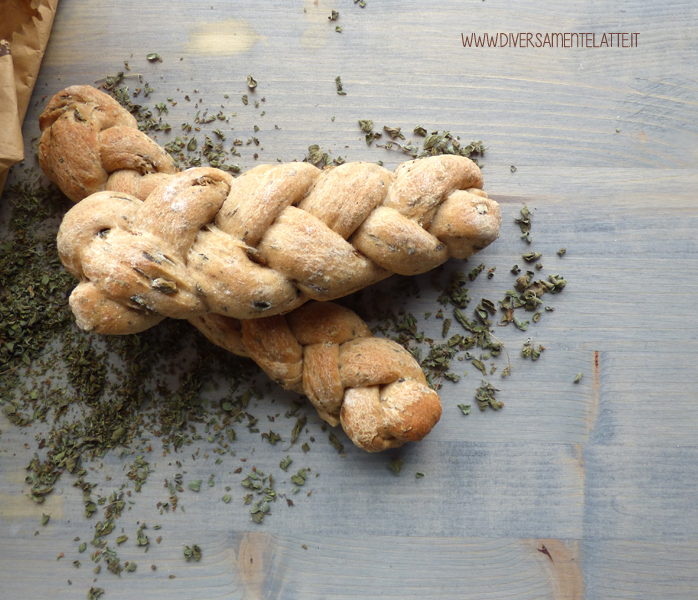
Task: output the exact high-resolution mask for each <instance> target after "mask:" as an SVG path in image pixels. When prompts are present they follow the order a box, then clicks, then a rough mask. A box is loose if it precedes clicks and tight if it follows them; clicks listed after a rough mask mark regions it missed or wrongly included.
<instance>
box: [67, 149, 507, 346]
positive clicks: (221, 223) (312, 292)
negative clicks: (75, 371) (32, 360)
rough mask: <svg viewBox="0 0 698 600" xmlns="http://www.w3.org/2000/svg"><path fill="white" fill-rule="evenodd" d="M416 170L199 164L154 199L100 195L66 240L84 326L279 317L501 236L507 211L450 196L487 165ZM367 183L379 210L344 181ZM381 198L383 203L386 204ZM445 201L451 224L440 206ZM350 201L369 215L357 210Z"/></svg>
mask: <svg viewBox="0 0 698 600" xmlns="http://www.w3.org/2000/svg"><path fill="white" fill-rule="evenodd" d="M412 162H413V161H411V163H412ZM411 163H406V165H403V166H402V167H401V168H400V169H398V175H397V176H396V177H395V179H394V180H393V179H392V174H391V173H390V172H388V171H386V170H384V169H382V168H381V167H378V166H376V165H371V164H368V163H347V164H345V165H342V166H341V167H336V168H334V169H332V170H327V171H322V172H321V171H318V169H316V168H315V167H313V166H312V165H309V164H307V163H289V164H285V165H264V166H262V167H257V168H255V169H252V170H251V171H249V172H248V173H246V174H245V175H243V176H240V177H238V178H237V179H233V178H232V177H231V176H230V175H229V174H227V173H225V172H223V171H220V170H218V169H211V168H197V169H190V170H188V171H185V172H182V173H178V174H175V175H171V176H170V177H169V179H168V180H167V181H166V182H164V183H162V184H160V185H159V186H157V187H156V188H155V189H154V190H153V191H152V192H151V193H150V195H149V196H148V197H147V199H146V201H145V202H141V201H139V200H138V199H137V198H136V197H134V196H130V195H128V194H123V193H119V192H109V191H104V192H98V193H96V194H93V195H91V196H89V197H88V198H86V199H85V200H83V201H82V202H80V203H79V204H78V205H76V206H75V207H73V208H72V209H71V210H70V211H69V212H68V214H67V215H66V217H65V219H64V220H63V223H62V224H61V227H60V231H59V235H58V247H59V252H60V255H61V258H62V260H63V262H64V264H65V265H66V267H67V268H68V269H69V270H70V271H71V273H73V274H74V275H75V276H76V277H77V278H78V279H80V280H81V283H80V285H79V286H78V287H77V288H76V291H75V293H74V295H75V297H74V298H72V299H71V306H72V307H73V310H74V311H75V313H76V316H77V318H78V320H79V321H80V322H81V324H82V326H83V327H84V328H86V329H89V330H94V331H97V332H100V333H127V332H133V331H136V330H137V329H134V327H135V328H137V327H139V326H140V325H138V323H140V324H142V325H144V326H145V325H146V324H147V323H151V322H152V323H154V322H156V319H154V318H148V319H140V320H134V319H130V318H129V319H124V318H121V317H120V316H117V313H118V311H119V305H121V306H123V309H122V310H123V311H124V312H126V313H128V314H131V313H132V311H134V310H135V311H142V312H146V313H148V314H149V315H158V316H160V317H166V316H167V317H173V318H193V317H196V316H200V315H203V314H206V313H210V312H213V313H217V314H221V315H225V316H231V317H235V318H240V319H248V318H256V317H259V316H270V315H274V314H281V313H284V312H288V311H290V310H293V309H294V308H296V307H297V306H300V305H301V304H303V303H304V302H305V301H307V300H308V299H314V300H321V301H326V300H332V299H335V298H339V297H341V296H345V295H347V294H350V293H352V292H354V291H356V290H359V289H361V288H363V287H366V286H367V285H370V284H371V283H374V282H377V281H380V280H381V279H384V278H385V277H387V276H389V275H390V274H391V273H400V274H405V275H413V274H416V273H423V272H426V271H428V270H431V269H433V268H434V267H436V266H438V265H440V264H442V263H443V262H444V261H445V260H447V259H448V258H449V257H450V256H456V257H458V258H463V257H465V256H468V255H470V254H471V253H472V252H473V251H475V250H478V249H481V248H483V247H485V246H487V245H488V244H489V243H491V242H492V241H493V240H494V239H496V237H497V235H498V230H499V225H500V222H501V215H500V213H499V209H498V206H497V203H496V202H494V201H492V200H489V199H488V198H484V197H482V196H481V195H479V194H475V193H470V192H466V191H462V190H453V189H452V188H453V186H454V185H457V184H459V182H460V183H462V182H463V181H465V182H466V183H467V184H470V183H472V179H473V177H474V175H473V173H472V169H476V168H477V167H475V166H474V165H473V164H472V163H471V162H470V161H468V160H467V159H465V158H462V157H453V156H437V157H433V158H428V159H424V160H422V161H418V162H416V163H414V164H411ZM377 170H380V171H378V172H377ZM382 171H385V172H384V173H383V172H382ZM454 171H455V172H456V174H455V175H454V173H453V172H454ZM359 176H360V178H362V180H363V181H364V183H365V185H364V187H363V188H361V187H360V186H359V188H358V189H359V190H361V189H364V190H366V189H369V190H372V191H369V192H367V196H371V195H373V200H371V202H369V203H366V202H364V203H363V204H361V203H359V202H358V201H357V200H356V199H355V195H356V194H355V192H356V190H357V186H354V187H353V188H352V189H347V188H345V187H343V185H344V182H345V180H346V179H347V178H349V179H351V180H352V181H353V180H354V179H355V178H356V177H359ZM405 180H407V182H406V181H405ZM425 180H428V181H429V182H430V183H431V185H429V186H427V184H426V183H425ZM410 181H411V182H412V183H411V185H408V183H410ZM366 182H369V183H366ZM388 182H392V183H391V184H390V185H388ZM318 187H319V188H320V189H321V190H322V191H323V194H326V195H325V196H324V202H320V200H319V197H318V194H319V192H316V190H317V189H318ZM395 187H396V188H397V191H396V192H395V193H393V192H392V190H393V189H394V188H395ZM379 188H385V189H384V190H383V191H382V192H381V193H378V189H379ZM425 188H428V189H429V190H431V193H429V194H428V193H426V192H425V191H424V189H425ZM410 190H411V191H410ZM356 193H359V192H356ZM412 193H413V195H410V194H412ZM404 196H408V197H404ZM376 198H379V199H380V202H381V204H380V205H379V206H377V207H375V208H374V207H372V205H373V204H374V203H375V202H376ZM444 203H446V206H445V208H446V210H447V211H448V212H449V213H454V217H453V220H452V221H446V220H445V219H444V218H441V217H440V216H439V214H440V212H439V210H436V209H438V207H439V206H441V205H442V204H444ZM454 203H456V205H457V206H456V207H454ZM345 205H347V206H350V207H352V208H355V209H356V210H357V212H358V213H359V214H360V217H362V218H363V221H361V220H360V218H356V217H354V218H350V217H349V216H346V215H345V214H344V212H345V211H344V210H343V207H344V206H345ZM367 207H370V210H369V208H367ZM304 208H305V209H307V210H305V209H304ZM400 211H402V212H404V213H406V214H408V215H410V217H411V218H408V217H407V216H405V215H403V214H402V212H400ZM318 215H319V216H318ZM357 223H358V225H357ZM420 223H421V225H420ZM422 225H423V226H424V227H427V229H425V228H424V227H423V226H422ZM333 228H336V229H338V230H339V231H341V234H340V233H339V232H338V231H335V230H334V229H333ZM354 228H355V229H354ZM432 229H433V230H434V231H435V232H436V233H438V234H440V235H442V237H443V241H441V240H440V239H439V238H438V237H436V236H435V235H433V234H432V233H431V232H430V231H431V230H432ZM345 236H347V237H348V239H345ZM451 249H452V250H453V251H451ZM453 252H456V253H457V254H453ZM81 286H88V287H89V289H90V295H91V296H93V300H92V301H91V302H89V303H87V304H85V307H89V311H85V310H81V306H82V304H81V303H80V302H78V301H77V299H78V298H83V296H84V295H85V292H84V290H82V289H81ZM99 293H101V294H102V296H103V298H101V299H100V298H98V297H97V296H98V294H99ZM96 308H99V309H103V310H106V311H108V312H109V313H110V314H111V313H113V319H112V320H111V321H110V318H109V317H106V316H105V315H103V314H100V313H99V312H98V311H97V310H95V309H96ZM109 322H113V326H109V327H107V328H105V327H104V325H105V324H107V323H109ZM98 323H99V325H98ZM117 323H118V325H117ZM124 326H126V329H123V327H124Z"/></svg>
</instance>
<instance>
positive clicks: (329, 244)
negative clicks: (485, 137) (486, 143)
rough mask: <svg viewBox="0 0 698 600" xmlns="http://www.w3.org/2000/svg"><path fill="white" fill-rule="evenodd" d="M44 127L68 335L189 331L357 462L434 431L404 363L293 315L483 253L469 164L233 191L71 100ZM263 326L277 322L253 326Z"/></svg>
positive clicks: (484, 201) (419, 382) (353, 168)
mask: <svg viewBox="0 0 698 600" xmlns="http://www.w3.org/2000/svg"><path fill="white" fill-rule="evenodd" d="M41 128H42V132H43V134H42V138H41V142H40V150H39V157H40V161H41V165H42V167H43V168H44V170H45V172H46V173H47V175H48V176H49V177H50V178H51V179H52V180H53V181H55V182H56V183H57V184H58V185H59V186H60V187H61V189H63V190H64V191H65V192H66V194H67V195H68V196H69V197H70V198H71V199H73V200H74V201H76V202H77V201H80V200H81V199H83V198H85V197H86V196H88V195H89V198H87V200H85V201H84V202H81V203H80V204H79V205H77V206H76V207H74V208H73V209H72V210H71V211H69V213H68V215H66V218H65V219H64V222H63V223H62V225H61V228H60V231H59V240H58V242H59V251H60V254H61V258H62V260H63V262H64V264H65V266H66V268H67V269H68V270H69V271H70V272H71V273H73V275H75V276H76V277H77V278H78V279H80V281H81V282H80V284H79V285H78V286H77V287H76V289H75V290H74V292H73V294H72V295H71V300H70V301H71V306H72V308H73V311H74V312H75V314H76V317H77V320H78V324H79V325H80V326H81V327H83V328H84V329H87V330H93V331H97V332H100V333H131V332H136V331H142V330H144V329H146V328H148V327H151V326H152V325H155V324H156V323H157V322H159V321H160V320H162V319H163V318H165V316H171V317H175V318H188V319H189V320H190V322H192V323H193V324H194V325H195V326H196V327H197V328H199V329H200V330H201V331H202V332H203V333H204V334H205V335H206V336H207V337H208V338H209V339H210V340H211V341H213V342H214V343H216V344H218V345H219V346H221V347H224V348H226V349H228V350H230V351H232V352H234V353H236V354H240V355H243V356H250V357H252V358H253V359H254V360H255V361H256V362H257V363H258V364H259V365H260V366H261V367H262V368H263V369H264V370H265V372H267V373H268V374H269V375H270V377H272V378H273V379H274V380H275V381H277V382H278V383H280V384H281V385H283V386H284V387H285V388H287V389H291V390H294V391H297V392H299V393H305V394H306V395H308V397H309V398H310V400H311V402H312V403H313V405H314V406H315V407H316V408H317V409H318V413H319V414H320V416H321V417H322V418H323V419H325V420H326V421H327V422H328V423H330V424H332V425H336V424H338V423H341V424H342V426H343V428H344V429H345V431H346V432H347V434H348V435H349V437H350V438H351V439H352V441H353V442H354V443H355V444H356V445H357V446H359V447H361V448H364V449H366V450H368V451H378V450H383V449H386V448H391V447H397V446H400V445H402V444H403V443H404V442H406V441H416V440H419V439H421V438H422V437H424V436H425V435H426V434H427V433H428V432H429V431H430V430H431V428H432V427H433V426H434V425H435V424H436V422H437V421H438V420H439V418H440V415H441V404H440V400H439V397H438V395H437V394H436V393H435V392H433V391H432V390H430V389H429V388H428V387H427V386H426V380H425V378H424V374H423V373H422V371H421V369H420V367H419V365H418V364H417V363H416V361H415V360H414V358H413V357H412V356H411V355H410V354H409V353H408V352H407V351H406V350H404V349H403V348H402V347H401V346H399V345H397V344H395V343H394V342H392V341H390V340H386V339H377V338H373V337H372V336H371V334H370V331H369V330H368V327H367V326H366V325H365V323H363V321H361V319H359V317H358V316H356V315H355V314H354V313H353V312H351V311H349V310H347V309H344V308H341V307H339V306H337V305H334V304H331V303H309V304H306V305H305V306H302V307H300V305H301V304H303V303H304V302H305V301H306V300H308V299H309V298H315V299H318V300H330V299H332V298H337V297H340V296H342V295H345V294H348V293H351V292H352V291H354V290H357V289H360V288H362V287H364V286H365V285H368V284H370V283H372V282H374V281H378V280H380V279H383V278H384V277H387V276H388V275H390V273H391V272H396V273H401V274H406V275H412V274H416V273H422V272H425V271H428V270H430V269H432V268H434V267H435V266H437V265H439V264H441V263H443V262H444V261H445V260H447V259H448V258H449V256H454V257H457V258H465V257H467V256H469V255H470V254H472V253H473V252H476V251H477V250H480V249H482V248H484V247H485V246H487V245H488V244H489V243H491V242H492V241H493V240H494V239H496V237H497V235H498V229H499V225H500V223H501V216H500V214H499V209H498V205H497V203H496V202H494V201H492V200H489V199H488V198H487V195H486V194H485V192H483V191H482V190H481V189H480V188H481V186H482V177H481V173H480V171H479V169H478V168H477V167H476V166H475V165H474V163H472V162H471V161H469V160H468V159H464V158H462V157H455V156H439V157H433V158H429V159H424V160H420V161H410V162H407V163H404V164H402V165H400V166H399V167H398V168H397V169H396V170H395V172H394V173H391V172H389V171H387V170H386V169H383V168H382V167H378V166H377V165H372V164H368V163H349V164H346V165H342V166H341V167H337V168H334V169H326V170H323V171H319V170H318V169H316V168H315V167H313V166H312V165H309V164H306V163H291V164H287V165H278V166H276V165H263V166H260V167H257V168H255V169H252V170H251V171H249V172H248V173H246V174H244V175H242V176H240V177H239V178H237V179H235V180H234V179H233V178H232V177H231V176H230V175H228V174H227V173H225V172H222V171H220V170H218V169H206V168H204V169H191V170H189V171H186V172H184V173H179V174H175V172H176V168H175V167H174V163H173V161H172V160H171V159H170V157H169V155H167V154H166V153H165V152H164V150H162V149H161V148H160V147H159V146H157V144H155V143H154V142H152V141H151V140H150V139H149V138H147V137H146V136H145V135H143V134H141V133H140V132H139V131H138V130H137V128H136V123H135V120H134V119H133V117H132V116H131V115H129V114H128V113H127V112H126V111H124V110H123V109H122V108H121V107H120V106H119V105H118V104H117V103H116V102H114V101H113V100H112V99H111V98H109V97H108V96H106V95H105V94H103V93H101V92H99V91H97V90H94V89H93V88H88V87H84V86H76V87H73V88H68V89H67V90H65V91H64V92H61V93H60V94H58V95H57V96H55V97H54V98H53V99H52V100H51V102H50V103H49V106H48V107H47V109H46V111H45V112H44V114H43V115H42V117H41ZM95 192H99V193H95ZM145 199H147V201H146V202H142V200H145ZM296 307H300V308H296ZM294 308H295V310H293V309H294ZM292 310H293V312H289V311H292ZM280 313H288V314H286V315H283V316H282V315H281V314H280ZM262 315H276V316H269V317H265V318H255V319H251V317H259V316H262ZM232 317H242V318H243V319H245V320H243V321H240V320H238V319H236V318H232Z"/></svg>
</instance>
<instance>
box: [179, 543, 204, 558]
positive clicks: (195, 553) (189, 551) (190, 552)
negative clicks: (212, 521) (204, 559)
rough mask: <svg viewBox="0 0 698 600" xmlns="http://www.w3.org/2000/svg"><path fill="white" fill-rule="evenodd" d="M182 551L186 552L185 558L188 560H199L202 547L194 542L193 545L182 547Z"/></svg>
mask: <svg viewBox="0 0 698 600" xmlns="http://www.w3.org/2000/svg"><path fill="white" fill-rule="evenodd" d="M182 552H183V554H184V559H185V560H186V561H187V562H189V561H191V560H193V561H195V562H199V561H200V560H201V548H199V546H197V545H196V544H192V545H191V546H184V547H183V548H182Z"/></svg>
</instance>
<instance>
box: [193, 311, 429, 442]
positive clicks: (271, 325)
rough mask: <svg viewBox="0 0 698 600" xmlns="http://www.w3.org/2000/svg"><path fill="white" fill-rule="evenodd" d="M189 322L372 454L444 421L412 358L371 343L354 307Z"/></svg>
mask: <svg viewBox="0 0 698 600" xmlns="http://www.w3.org/2000/svg"><path fill="white" fill-rule="evenodd" d="M190 321H191V322H192V323H193V324H194V325H195V326H196V327H198V328H199V329H200V330H201V331H202V332H203V333H204V334H205V335H206V336H207V337H208V338H209V339H210V340H211V341H213V342H214V343H217V344H218V345H220V346H222V347H224V348H226V349H228V350H231V351H232V352H234V353H235V354H240V355H243V356H250V357H251V358H252V359H253V360H254V361H255V362H256V363H257V364H258V365H259V366H261V367H262V369H263V370H264V371H265V372H266V373H267V374H268V375H269V376H270V377H271V378H272V379H273V380H274V381H276V382H277V383H279V384H281V385H282V386H283V387H284V388H286V389H289V390H293V391H296V392H298V393H305V394H306V395H307V396H308V398H309V399H310V401H311V403H312V404H313V406H315V408H316V409H317V411H318V414H319V415H320V417H322V418H323V419H324V420H325V421H327V422H328V423H329V424H330V425H332V426H335V425H337V424H339V423H341V425H342V428H343V429H344V431H345V432H346V433H347V435H348V436H349V437H350V438H351V440H352V441H353V442H354V444H356V445H357V446H358V447H359V448H363V449H364V450H368V451H369V452H377V451H380V450H385V449H387V448H396V447H398V446H401V445H402V444H404V443H405V442H407V441H418V440H421V439H422V438H423V437H424V436H425V435H426V434H427V433H429V432H430V431H431V429H432V428H433V427H434V425H436V423H437V422H438V420H439V418H440V417H441V401H440V400H439V396H438V395H437V394H436V392H434V391H433V390H431V389H430V388H429V387H428V386H427V382H426V379H425V377H424V373H423V372H422V369H421V368H420V366H419V365H418V364H417V362H416V361H415V359H414V358H413V357H412V355H411V354H410V353H409V352H407V350H405V349H404V348H403V347H402V346H400V345H399V344H396V343H395V342H393V341H391V340H387V339H384V338H374V337H372V334H371V331H370V330H369V328H368V326H367V325H366V324H365V323H364V322H363V321H362V320H361V319H360V318H359V317H358V316H357V315H356V314H355V313H354V312H352V311H351V310H349V309H347V308H343V307H341V306H338V305H336V304H333V303H331V302H322V303H320V302H310V303H308V304H306V305H304V306H302V307H300V308H298V309H296V310H294V311H293V312H291V313H289V314H287V315H277V316H274V317H265V318H261V319H246V320H243V321H238V320H236V319H231V318H229V317H223V316H221V315H215V314H210V315H205V316H203V317H197V318H195V319H191V320H190Z"/></svg>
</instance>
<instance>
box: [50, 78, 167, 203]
mask: <svg viewBox="0 0 698 600" xmlns="http://www.w3.org/2000/svg"><path fill="white" fill-rule="evenodd" d="M39 127H40V128H41V131H42V135H41V139H40V140H39V163H40V164H41V168H42V169H43V170H44V173H46V175H47V177H48V178H49V179H50V180H51V181H53V182H55V183H56V184H58V187H60V188H61V190H63V193H64V194H65V195H66V196H68V198H70V199H71V200H72V201H73V202H79V201H80V200H82V199H83V198H85V197H87V196H89V195H90V194H93V193H95V192H99V191H102V190H105V189H122V190H123V189H125V188H126V186H127V185H128V186H130V188H131V190H132V193H133V192H138V193H141V194H145V195H147V193H150V191H152V188H153V187H154V186H155V185H156V184H157V183H159V182H160V181H161V178H162V175H161V174H172V173H176V172H177V167H176V165H175V163H174V161H173V160H172V157H171V156H170V155H169V154H167V152H165V150H164V149H163V148H161V147H160V146H159V145H158V144H156V143H155V142H154V141H153V140H151V139H150V138H149V137H148V136H147V135H145V134H144V133H142V132H141V131H139V130H138V125H137V123H136V119H135V118H134V117H133V115H131V114H130V113H129V112H128V111H126V110H125V109H124V108H122V107H121V105H120V104H119V103H118V102H117V101H116V100H114V99H113V98H110V97H109V96H108V95H107V94H105V93H104V92H100V91H99V90H96V89H95V88H93V87H90V86H87V85H79V86H77V85H76V86H73V87H69V88H67V89H65V90H63V91H62V92H59V93H58V94H56V95H55V96H54V97H53V98H51V100H50V101H49V103H48V105H47V106H46V109H45V110H44V112H43V113H42V114H41V116H40V117H39ZM110 176H111V182H112V183H114V186H113V187H110V186H109V183H110ZM144 176H146V177H144ZM143 197H145V196H143Z"/></svg>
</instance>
